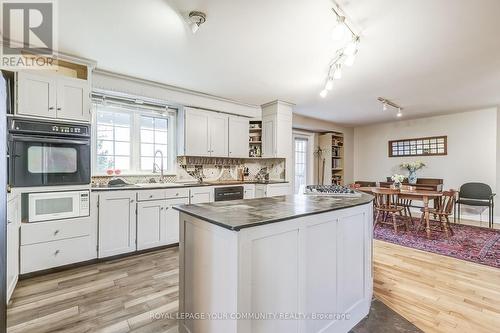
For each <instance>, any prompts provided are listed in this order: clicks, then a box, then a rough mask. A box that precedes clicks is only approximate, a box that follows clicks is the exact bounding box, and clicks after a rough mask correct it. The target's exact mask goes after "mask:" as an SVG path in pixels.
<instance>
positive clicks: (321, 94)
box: [319, 89, 328, 98]
mask: <svg viewBox="0 0 500 333" xmlns="http://www.w3.org/2000/svg"><path fill="white" fill-rule="evenodd" d="M319 95H320V96H321V98H325V97H326V95H328V90H326V89H323V90H321V92H320V93H319Z"/></svg>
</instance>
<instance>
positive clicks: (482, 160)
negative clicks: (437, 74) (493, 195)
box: [354, 108, 497, 191]
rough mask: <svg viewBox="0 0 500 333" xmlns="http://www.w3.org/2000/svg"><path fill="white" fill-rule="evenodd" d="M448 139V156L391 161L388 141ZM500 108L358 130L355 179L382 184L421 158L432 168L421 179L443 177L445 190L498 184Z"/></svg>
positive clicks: (355, 143)
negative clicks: (473, 183) (499, 115)
mask: <svg viewBox="0 0 500 333" xmlns="http://www.w3.org/2000/svg"><path fill="white" fill-rule="evenodd" d="M439 135H447V136H448V155H447V156H432V157H424V156H421V157H408V158H407V157H405V158H401V157H399V158H397V157H388V141H389V140H394V139H406V138H417V137H426V136H439ZM496 148H497V108H489V109H483V110H476V111H470V112H463V113H456V114H450V115H445V116H436V117H428V118H421V119H415V120H406V121H405V120H403V121H398V122H392V123H384V124H375V125H369V126H363V127H357V128H355V129H354V178H355V180H366V181H381V180H384V179H385V178H386V177H387V176H390V175H392V174H394V173H396V172H397V173H402V174H407V171H406V172H405V171H404V170H401V169H399V167H398V165H399V164H401V163H403V162H409V161H416V160H420V161H422V162H424V163H426V164H427V167H425V168H424V169H422V170H419V171H418V173H417V176H419V177H423V178H443V179H444V187H445V188H454V189H458V188H459V187H460V185H461V184H463V183H465V182H470V181H478V182H484V183H487V184H489V185H490V186H491V187H492V188H493V191H495V189H496V183H497V170H496V169H497V153H496Z"/></svg>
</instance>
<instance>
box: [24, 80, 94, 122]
mask: <svg viewBox="0 0 500 333" xmlns="http://www.w3.org/2000/svg"><path fill="white" fill-rule="evenodd" d="M16 112H17V114H20V115H28V116H37V117H44V118H57V119H64V120H78V121H86V122H87V121H89V120H90V88H89V82H88V81H87V80H82V79H77V78H72V77H64V76H59V75H53V74H32V73H27V72H19V73H18V74H17V111H16Z"/></svg>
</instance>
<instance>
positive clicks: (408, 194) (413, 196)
mask: <svg viewBox="0 0 500 333" xmlns="http://www.w3.org/2000/svg"><path fill="white" fill-rule="evenodd" d="M374 188H376V187H358V188H356V190H358V191H361V192H364V193H368V194H371V193H372V191H373V189H374ZM442 196H443V193H442V192H438V191H427V190H418V189H400V190H399V198H404V199H410V200H419V201H422V202H423V203H424V207H423V213H424V216H423V219H424V222H425V232H426V234H427V238H430V237H431V226H430V208H429V201H430V200H433V199H439V198H441V197H442ZM420 227H421V226H419V227H418V229H417V231H418V230H420Z"/></svg>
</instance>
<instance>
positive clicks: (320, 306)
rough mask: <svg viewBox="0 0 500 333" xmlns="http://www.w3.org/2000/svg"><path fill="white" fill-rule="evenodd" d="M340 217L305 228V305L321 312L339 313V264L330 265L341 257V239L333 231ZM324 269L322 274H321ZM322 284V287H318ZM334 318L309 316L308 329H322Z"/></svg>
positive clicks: (307, 330)
mask: <svg viewBox="0 0 500 333" xmlns="http://www.w3.org/2000/svg"><path fill="white" fill-rule="evenodd" d="M337 227H338V219H337V218H336V217H333V218H331V219H326V220H322V221H319V222H312V221H311V223H310V224H308V225H306V227H305V230H304V234H305V235H304V241H305V243H304V246H305V249H304V251H305V256H304V257H305V258H306V261H305V268H304V271H303V274H304V275H303V278H304V281H305V285H304V297H305V308H306V309H315V311H316V312H318V313H336V312H338V308H337V304H332V302H331V300H332V299H336V297H337V265H327V264H326V263H328V262H331V260H332V258H337V243H336V242H335V241H332V238H333V237H332V235H336V234H337V229H338V228H337ZM319 271H321V272H322V274H317V272H319ZM318 286H321V288H318ZM331 322H332V321H331V320H307V321H306V322H305V326H306V327H305V328H306V329H305V332H319V331H321V330H322V329H324V328H326V327H328V326H329V325H330V324H331Z"/></svg>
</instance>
